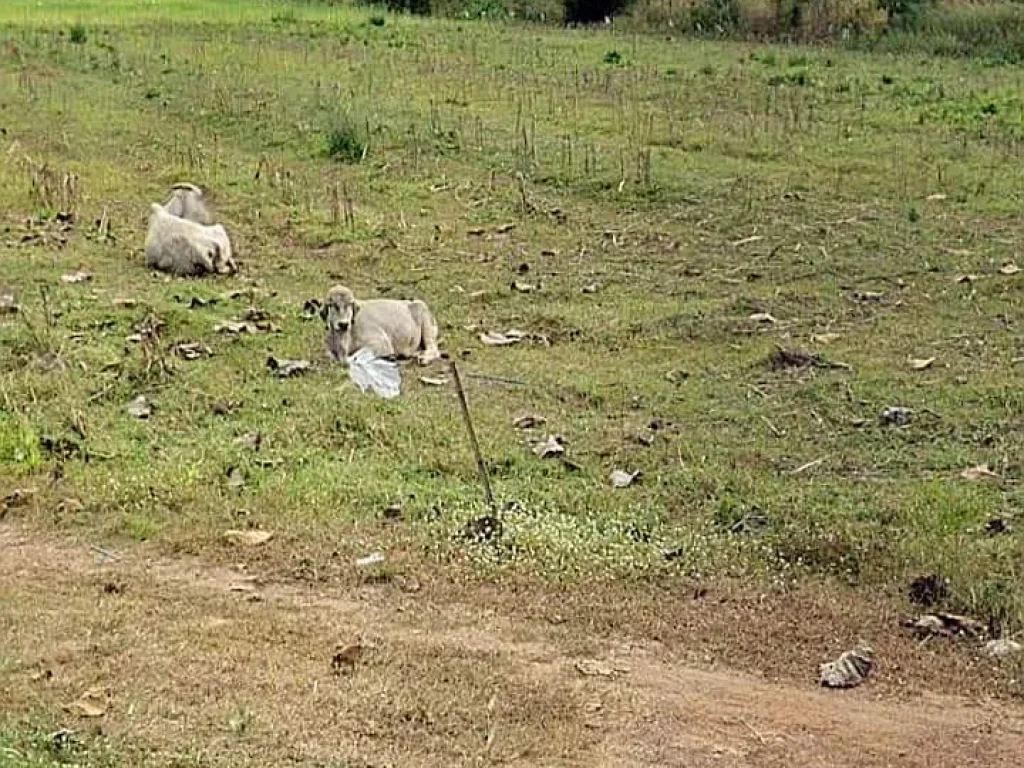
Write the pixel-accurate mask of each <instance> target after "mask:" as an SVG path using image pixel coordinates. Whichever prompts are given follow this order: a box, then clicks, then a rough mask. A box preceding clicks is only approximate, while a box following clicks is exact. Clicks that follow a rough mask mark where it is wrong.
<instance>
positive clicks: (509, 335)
mask: <svg viewBox="0 0 1024 768" xmlns="http://www.w3.org/2000/svg"><path fill="white" fill-rule="evenodd" d="M525 338H526V334H525V333H523V332H522V331H516V330H510V331H507V332H505V333H481V334H480V341H481V342H482V343H484V344H486V345H487V346H489V347H507V346H510V345H512V344H518V343H519V342H521V341H522V340H523V339H525Z"/></svg>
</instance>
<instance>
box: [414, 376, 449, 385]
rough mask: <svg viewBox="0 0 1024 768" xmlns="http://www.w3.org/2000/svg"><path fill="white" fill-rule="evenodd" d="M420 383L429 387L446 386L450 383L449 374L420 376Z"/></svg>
mask: <svg viewBox="0 0 1024 768" xmlns="http://www.w3.org/2000/svg"><path fill="white" fill-rule="evenodd" d="M420 384H423V385H425V386H428V387H444V386H447V384H448V377H447V376H420Z"/></svg>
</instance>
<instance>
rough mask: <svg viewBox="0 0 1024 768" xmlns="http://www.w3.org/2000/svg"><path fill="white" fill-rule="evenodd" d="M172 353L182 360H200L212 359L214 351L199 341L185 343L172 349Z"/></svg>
mask: <svg viewBox="0 0 1024 768" xmlns="http://www.w3.org/2000/svg"><path fill="white" fill-rule="evenodd" d="M171 352H173V353H174V354H176V355H177V356H178V357H180V358H181V359H182V360H198V359H199V358H201V357H211V356H212V355H213V350H211V349H210V348H209V347H208V346H206V345H205V344H203V343H202V342H199V341H183V342H181V343H179V344H175V345H173V346H172V347H171Z"/></svg>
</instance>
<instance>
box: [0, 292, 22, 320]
mask: <svg viewBox="0 0 1024 768" xmlns="http://www.w3.org/2000/svg"><path fill="white" fill-rule="evenodd" d="M20 311H21V307H19V306H18V302H17V301H16V300H15V298H14V294H13V293H6V292H4V293H0V315H16V314H18V312H20Z"/></svg>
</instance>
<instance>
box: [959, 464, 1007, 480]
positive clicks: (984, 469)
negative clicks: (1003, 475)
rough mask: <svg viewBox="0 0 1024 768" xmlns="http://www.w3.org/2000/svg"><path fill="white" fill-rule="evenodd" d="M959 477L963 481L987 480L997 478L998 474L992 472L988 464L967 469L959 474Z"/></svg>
mask: <svg viewBox="0 0 1024 768" xmlns="http://www.w3.org/2000/svg"><path fill="white" fill-rule="evenodd" d="M960 477H962V478H963V479H964V480H987V479H989V478H993V477H999V475H998V474H996V473H995V472H993V471H992V470H991V469H990V468H989V466H988V464H979V465H978V466H976V467H969V468H968V469H965V470H964V471H963V472H961V473H960Z"/></svg>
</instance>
